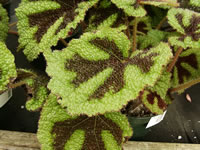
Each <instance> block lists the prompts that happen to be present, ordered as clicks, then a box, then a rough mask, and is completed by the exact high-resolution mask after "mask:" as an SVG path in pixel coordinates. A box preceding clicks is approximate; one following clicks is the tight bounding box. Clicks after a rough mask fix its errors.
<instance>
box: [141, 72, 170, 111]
mask: <svg viewBox="0 0 200 150" xmlns="http://www.w3.org/2000/svg"><path fill="white" fill-rule="evenodd" d="M170 87H171V73H169V72H166V71H165V72H163V74H162V75H161V77H160V79H159V80H158V81H157V82H156V84H155V85H154V86H153V87H149V88H147V89H146V90H145V91H144V93H143V95H142V96H141V101H142V103H143V104H144V105H145V107H146V108H147V109H149V110H150V111H151V112H152V113H154V114H162V113H163V112H164V111H165V110H166V108H167V106H168V104H170V103H171V98H170V97H171V96H170V95H169V93H168V89H169V88H170Z"/></svg>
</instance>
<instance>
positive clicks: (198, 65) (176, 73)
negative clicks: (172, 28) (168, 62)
mask: <svg viewBox="0 0 200 150" xmlns="http://www.w3.org/2000/svg"><path fill="white" fill-rule="evenodd" d="M174 50H175V51H176V50H177V48H174ZM198 77H200V51H199V50H198V49H185V50H183V52H182V53H181V55H180V56H179V59H178V60H177V62H176V65H175V67H174V69H173V76H172V86H173V87H176V86H178V85H180V84H184V83H186V82H188V81H191V80H194V79H197V78H198Z"/></svg>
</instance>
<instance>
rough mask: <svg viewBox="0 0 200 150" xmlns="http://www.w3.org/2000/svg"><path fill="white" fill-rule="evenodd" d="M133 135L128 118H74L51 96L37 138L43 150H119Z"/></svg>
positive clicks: (44, 108) (117, 115) (117, 114)
mask: <svg viewBox="0 0 200 150" xmlns="http://www.w3.org/2000/svg"><path fill="white" fill-rule="evenodd" d="M131 135H132V130H131V128H130V126H129V123H128V120H127V118H126V117H125V116H124V115H122V114H120V113H118V112H116V113H106V114H105V115H98V116H95V117H91V118H89V117H87V116H84V115H81V116H74V117H71V116H70V115H68V114H67V113H66V111H65V109H63V108H62V107H61V106H60V105H59V104H58V103H57V97H56V96H54V95H52V94H50V95H49V97H48V99H47V101H46V103H45V105H44V106H43V110H42V112H41V116H40V120H39V129H38V133H37V137H38V139H39V141H40V143H41V144H42V150H53V149H55V150H57V149H65V150H69V149H72V150H80V149H101V150H111V149H115V150H120V149H121V145H122V143H123V142H125V139H126V138H127V137H130V136H131Z"/></svg>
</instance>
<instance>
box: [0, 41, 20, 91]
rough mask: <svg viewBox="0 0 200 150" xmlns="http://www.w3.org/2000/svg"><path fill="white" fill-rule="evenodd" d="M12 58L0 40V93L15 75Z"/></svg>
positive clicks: (6, 87)
mask: <svg viewBox="0 0 200 150" xmlns="http://www.w3.org/2000/svg"><path fill="white" fill-rule="evenodd" d="M14 59H15V58H14V56H13V55H12V53H11V52H10V51H9V50H8V49H7V47H6V45H5V44H4V43H2V42H0V93H1V92H3V91H5V90H7V89H8V85H9V84H10V83H11V82H12V81H13V80H14V79H15V78H16V76H17V73H16V67H15V63H14V61H15V60H14Z"/></svg>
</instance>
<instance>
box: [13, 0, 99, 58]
mask: <svg viewBox="0 0 200 150" xmlns="http://www.w3.org/2000/svg"><path fill="white" fill-rule="evenodd" d="M97 2H98V0H86V1H82V0H68V1H65V0H29V1H23V2H22V3H21V5H20V6H19V7H18V8H17V9H16V15H17V17H18V20H19V21H18V24H17V27H18V31H19V35H20V37H19V43H20V48H25V49H24V54H25V55H26V56H27V58H28V60H30V61H32V60H33V59H35V58H37V56H38V55H39V54H40V53H41V52H43V51H45V50H46V49H49V48H50V47H51V46H53V45H54V46H55V45H56V44H57V42H58V40H59V39H60V38H62V39H65V38H66V37H67V36H69V35H71V32H73V31H74V30H75V29H76V27H77V25H78V24H79V23H80V22H81V21H83V20H84V17H85V15H86V12H87V10H88V9H89V8H91V7H92V6H94V5H95V4H96V3H97Z"/></svg>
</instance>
